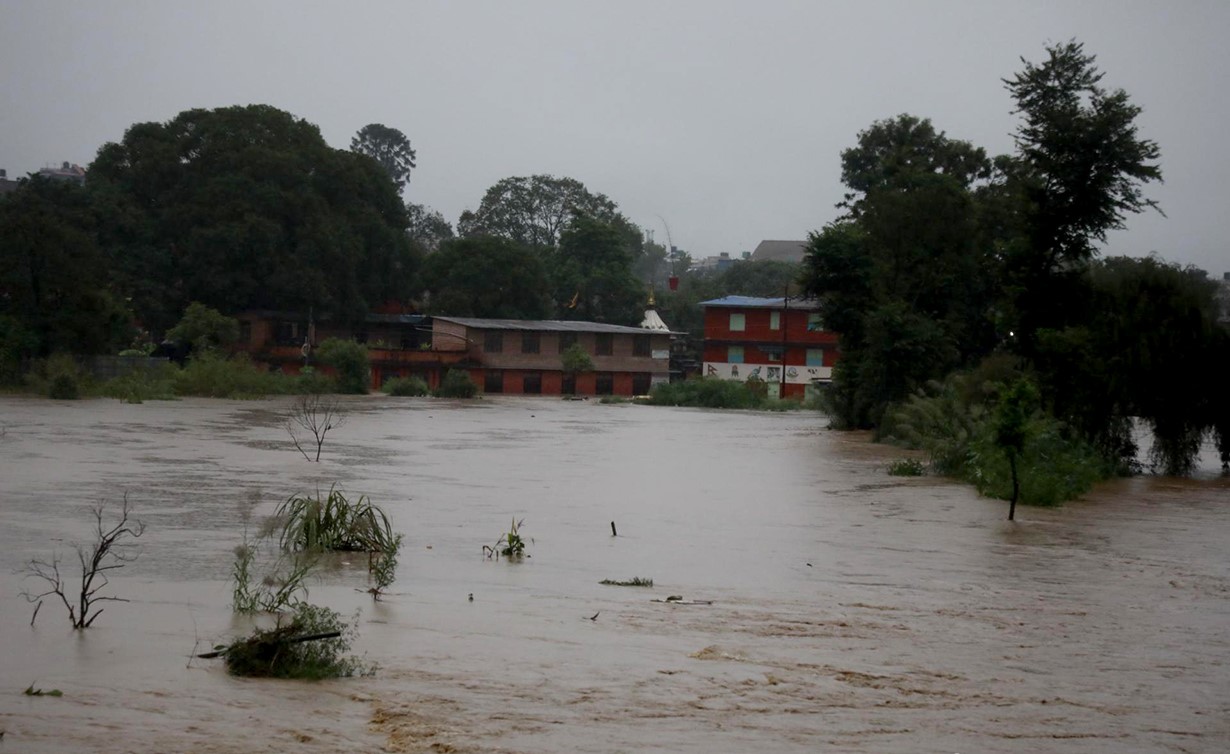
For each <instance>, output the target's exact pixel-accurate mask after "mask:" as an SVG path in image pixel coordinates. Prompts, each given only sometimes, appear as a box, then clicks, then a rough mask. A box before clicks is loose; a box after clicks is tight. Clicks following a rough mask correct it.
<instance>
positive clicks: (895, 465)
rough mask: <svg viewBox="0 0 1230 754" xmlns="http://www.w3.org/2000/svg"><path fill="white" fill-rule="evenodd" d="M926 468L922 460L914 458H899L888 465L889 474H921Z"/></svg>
mask: <svg viewBox="0 0 1230 754" xmlns="http://www.w3.org/2000/svg"><path fill="white" fill-rule="evenodd" d="M926 470H927V469H926V467H925V466H924V465H923V462H922V461H919V460H918V459H915V458H901V459H898V460H896V461H893V462H892V463H890V464H889V465H888V474H889V476H922V475H923V474H924V473H926Z"/></svg>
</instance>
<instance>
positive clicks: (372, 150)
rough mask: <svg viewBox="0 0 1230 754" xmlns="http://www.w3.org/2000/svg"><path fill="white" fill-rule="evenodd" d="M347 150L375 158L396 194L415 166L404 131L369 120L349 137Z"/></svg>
mask: <svg viewBox="0 0 1230 754" xmlns="http://www.w3.org/2000/svg"><path fill="white" fill-rule="evenodd" d="M350 151H351V152H355V153H357V154H361V155H366V156H368V157H370V158H372V159H373V160H375V161H376V164H378V165H379V166H380V169H381V170H383V171H384V172H385V173H387V174H388V176H389V179H390V180H391V181H393V185H394V186H396V187H397V193H399V194H400V193H401V192H402V190H403V189H405V187H406V183H407V182H409V180H410V171H411V170H412V169H413V168H414V166H415V165H414V159H415V157H416V156H417V155H416V154H415V152H414V148H413V147H411V146H410V139H408V138H406V135H405V134H404V133H402V132H401V131H399V130H397V129H396V128H390V127H389V126H386V125H384V124H382V123H369V124H367V125H366V126H363V127H362V128H360V129H359V132H358V133H357V134H355V135H354V138H352V139H351V140H350Z"/></svg>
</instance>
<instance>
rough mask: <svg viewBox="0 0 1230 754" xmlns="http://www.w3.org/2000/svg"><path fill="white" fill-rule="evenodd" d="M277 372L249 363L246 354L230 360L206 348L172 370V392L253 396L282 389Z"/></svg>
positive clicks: (207, 396)
mask: <svg viewBox="0 0 1230 754" xmlns="http://www.w3.org/2000/svg"><path fill="white" fill-rule="evenodd" d="M286 388H287V384H286V382H285V380H284V378H282V377H281V376H280V375H274V374H270V373H269V372H267V371H265V370H264V369H261V368H260V367H258V366H256V365H255V364H253V363H252V361H251V360H250V359H249V358H248V357H247V355H246V354H238V355H236V356H234V357H232V358H230V359H227V358H223V357H222V356H219V355H217V354H215V353H213V352H211V351H205V352H203V353H201V354H198V355H196V356H193V357H192V358H191V359H189V361H188V364H187V365H186V366H185V367H184V368H183V369H181V370H179V371H178V372H176V373H175V392H176V393H177V394H179V395H196V396H201V397H203V398H253V397H257V396H263V395H272V394H278V393H282V392H285V391H286Z"/></svg>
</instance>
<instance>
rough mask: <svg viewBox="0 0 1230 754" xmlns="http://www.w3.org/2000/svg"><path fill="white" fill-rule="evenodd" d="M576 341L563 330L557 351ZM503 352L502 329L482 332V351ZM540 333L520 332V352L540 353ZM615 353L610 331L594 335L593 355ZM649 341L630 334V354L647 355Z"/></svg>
mask: <svg viewBox="0 0 1230 754" xmlns="http://www.w3.org/2000/svg"><path fill="white" fill-rule="evenodd" d="M576 342H577V334H576V333H572V332H563V333H560V334H559V353H563V352H564V351H567V350H568V349H569V348H571V347H572V346H573V345H574V344H576ZM503 352H504V331H503V330H487V331H486V332H484V333H483V353H503ZM541 352H542V334H541V333H538V332H530V331H525V332H522V333H521V353H541ZM614 353H615V336H614V335H613V334H611V333H597V334H596V335H595V336H594V356H611V355H613V354H614ZM650 353H651V351H650V342H649V336H648V335H633V336H632V355H633V356H649V355H650Z"/></svg>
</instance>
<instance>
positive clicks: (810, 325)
mask: <svg viewBox="0 0 1230 754" xmlns="http://www.w3.org/2000/svg"><path fill="white" fill-rule="evenodd" d="M823 329H824V323H823V322H821V321H820V315H819V314H816V313H814V312H813V313H812V314H808V315H807V332H820V331H821V330H823Z"/></svg>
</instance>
